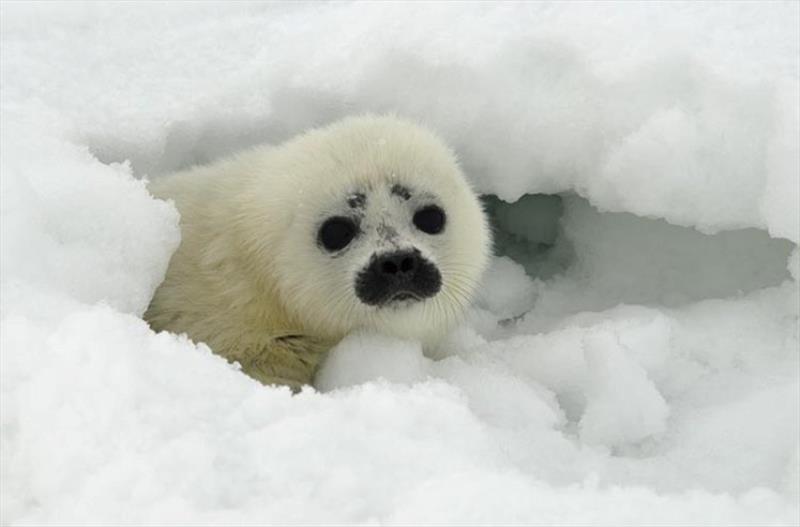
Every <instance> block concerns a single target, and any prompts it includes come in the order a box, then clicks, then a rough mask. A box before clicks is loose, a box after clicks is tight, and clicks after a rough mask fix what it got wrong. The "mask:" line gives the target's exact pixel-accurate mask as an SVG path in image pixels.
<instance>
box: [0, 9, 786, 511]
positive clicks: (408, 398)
mask: <svg viewBox="0 0 800 527" xmlns="http://www.w3.org/2000/svg"><path fill="white" fill-rule="evenodd" d="M0 24H2V26H0V29H2V40H1V41H0V43H1V45H2V47H0V54H1V55H0V84H1V85H2V90H0V107H1V108H2V115H1V117H2V118H1V119H0V228H1V230H0V268H1V269H2V281H1V287H2V291H1V293H2V294H1V295H0V313H1V315H2V322H0V381H2V382H0V439H1V440H2V448H1V449H0V499H1V501H0V515H1V517H0V522H2V523H3V524H18V525H40V524H45V523H64V522H68V523H74V524H86V525H104V524H111V523H113V524H137V525H139V524H165V523H180V524H219V523H225V524H233V523H237V524H256V523H258V524H263V523H276V524H287V523H290V522H291V523H353V524H356V523H357V524H376V523H381V524H409V523H448V524H453V523H472V524H476V523H489V524H503V523H526V524H604V525H609V524H614V525H617V524H619V525H638V524H642V523H647V524H671V525H674V524H686V525H700V524H708V525H712V524H713V525H719V524H736V525H746V524H749V525H763V524H773V525H796V524H798V523H800V510H799V509H798V506H797V502H798V500H799V499H800V491H799V490H798V489H800V363H799V361H798V348H799V347H800V344H799V343H798V333H799V332H798V316H799V315H798V311H799V310H800V298H798V277H800V251H799V250H798V248H797V244H798V242H799V241H800V217H799V216H798V209H799V208H800V207H799V206H798V203H800V177H798V174H800V150H799V148H800V146H798V145H800V97H798V90H800V5H798V4H797V3H794V2H789V3H757V2H753V3H745V2H737V3H679V2H671V3H665V4H652V3H638V4H637V3H622V4H616V3H611V2H603V3H595V4H589V3H574V4H572V3H564V4H546V3H473V4H469V5H458V6H454V5H453V4H449V3H444V2H443V3H425V4H418V3H374V4H364V3H357V4H351V3H334V4H321V3H291V4H289V3H285V4H277V3H269V4H261V3H233V4H222V3H219V4H218V3H208V2H204V3H191V4H186V3H172V4H170V3H164V4H155V3H153V4H148V5H147V6H146V7H145V6H142V5H139V4H123V3H113V4H111V3H108V4H95V3H82V4H75V3H64V4H60V3H47V4H46V5H45V4H36V5H34V4H28V3H9V2H6V3H3V4H2V5H0ZM363 111H395V112H397V113H399V114H403V115H408V116H411V117H414V118H418V119H420V120H422V121H423V122H425V123H427V124H428V125H429V126H431V127H432V128H434V129H435V130H437V131H438V132H439V133H440V134H441V135H442V136H443V137H444V138H445V139H446V140H447V141H448V142H450V143H451V144H452V145H453V147H454V148H455V149H456V151H457V153H458V155H459V157H460V159H461V160H462V164H463V165H464V168H465V171H466V172H467V173H468V175H469V177H470V178H471V179H472V181H473V182H474V184H475V186H476V187H477V188H478V189H479V190H480V191H481V192H482V193H485V194H493V195H494V196H496V198H488V200H489V201H488V202H487V203H488V208H489V210H490V211H491V212H492V215H493V217H494V220H493V221H494V225H495V229H496V230H497V233H496V239H497V252H498V256H497V257H495V258H494V259H493V263H492V266H491V268H490V269H489V271H488V272H487V275H486V276H485V279H484V283H483V286H482V288H481V291H480V293H479V298H477V299H476V303H475V306H474V307H473V308H472V310H471V311H470V312H469V313H468V316H467V317H466V320H465V322H464V323H463V324H462V325H461V326H460V327H459V328H457V329H456V330H455V331H454V332H453V334H452V335H451V336H450V337H449V338H448V340H447V341H446V342H445V343H444V344H443V345H442V346H441V348H440V349H438V350H435V352H434V353H433V354H431V355H430V356H425V355H424V354H423V352H422V349H421V347H420V345H419V343H416V342H413V341H402V340H396V339H390V338H387V337H385V336H381V335H370V334H354V335H351V336H349V337H347V338H346V339H345V340H344V341H342V342H341V343H340V344H339V345H338V346H336V347H335V348H334V349H333V350H332V352H331V354H330V356H329V358H328V360H327V362H326V363H325V365H324V367H323V368H322V370H321V372H320V374H319V377H318V379H317V383H316V384H317V386H316V389H310V388H309V389H306V390H304V391H303V392H302V393H300V394H298V395H294V396H293V395H292V394H291V393H290V391H289V390H288V389H281V388H265V387H262V386H260V385H259V384H257V383H256V382H254V381H252V380H250V379H249V378H247V377H246V376H244V375H242V374H241V373H240V372H239V371H237V368H236V366H235V365H229V364H227V363H226V362H225V361H224V360H223V359H221V358H220V357H218V356H216V355H214V354H213V353H212V352H211V351H210V350H209V349H208V348H207V347H206V346H205V345H204V344H202V343H192V342H190V341H189V340H188V339H186V338H185V337H183V336H177V335H171V334H167V333H161V334H155V333H153V332H152V331H151V330H150V329H149V327H148V326H147V324H146V323H145V322H143V321H142V320H141V318H140V316H141V314H142V313H143V311H144V309H145V308H146V307H147V304H148V302H149V300H150V298H151V296H152V293H153V291H154V290H155V288H156V287H157V285H158V284H159V282H160V280H161V279H162V278H163V275H164V272H165V269H166V266H167V263H168V261H169V257H170V255H171V253H172V251H174V249H175V247H176V246H177V244H178V242H179V232H178V227H177V222H178V216H177V213H176V211H175V210H174V208H173V207H172V206H171V205H170V204H167V203H164V202H161V201H158V200H155V199H153V198H151V197H150V196H149V195H148V193H147V190H146V188H145V185H144V182H143V179H144V178H155V177H159V176H160V175H161V174H164V173H166V172H169V171H170V170H173V169H176V168H178V167H185V166H188V165H191V164H193V163H202V162H205V161H208V160H211V159H214V158H216V157H218V156H220V155H224V154H227V153H230V152H233V151H235V150H237V149H239V148H242V147H245V146H249V145H252V144H256V143H259V142H263V141H280V140H282V139H285V138H287V137H290V136H291V135H293V134H295V133H297V132H299V131H301V130H303V129H306V128H307V127H309V126H313V125H316V124H321V123H325V122H328V121H331V120H333V119H336V118H338V117H340V116H344V115H348V114H351V113H357V112H363ZM541 194H548V195H549V196H542V195H541ZM556 194H557V196H556ZM497 198H499V199H500V200H504V201H506V202H509V203H510V202H515V201H516V203H513V204H503V203H502V202H501V201H499V200H498V199H497ZM520 198H522V199H520ZM518 199H519V201H517V200H518Z"/></svg>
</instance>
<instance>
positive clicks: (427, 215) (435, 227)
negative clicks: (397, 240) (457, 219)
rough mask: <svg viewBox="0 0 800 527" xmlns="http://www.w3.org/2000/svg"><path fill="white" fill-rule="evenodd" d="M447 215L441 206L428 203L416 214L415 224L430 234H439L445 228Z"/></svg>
mask: <svg viewBox="0 0 800 527" xmlns="http://www.w3.org/2000/svg"><path fill="white" fill-rule="evenodd" d="M444 222H445V215H444V211H443V210H442V209H441V207H438V206H436V205H428V206H426V207H422V208H421V209H419V210H418V211H417V212H416V213H415V214H414V225H415V226H416V227H417V229H419V230H421V231H422V232H427V233H428V234H439V233H440V232H442V229H444Z"/></svg>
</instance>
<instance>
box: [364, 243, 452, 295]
mask: <svg viewBox="0 0 800 527" xmlns="http://www.w3.org/2000/svg"><path fill="white" fill-rule="evenodd" d="M441 287H442V276H441V274H440V273H439V270H438V269H437V268H436V266H435V265H433V264H432V263H431V262H430V261H428V260H427V259H425V258H424V257H423V256H422V255H421V254H420V252H419V251H418V250H417V249H412V250H403V251H394V252H390V253H384V254H378V255H374V256H373V257H372V258H371V259H370V262H369V263H368V264H367V266H366V267H365V268H364V269H363V270H362V271H361V272H360V273H359V274H358V278H357V279H356V295H358V298H360V299H361V301H362V302H364V303H365V304H368V305H373V306H374V305H383V304H388V303H391V302H392V301H395V300H410V299H415V300H423V299H425V298H429V297H432V296H433V295H435V294H436V293H438V292H439V289H440V288H441Z"/></svg>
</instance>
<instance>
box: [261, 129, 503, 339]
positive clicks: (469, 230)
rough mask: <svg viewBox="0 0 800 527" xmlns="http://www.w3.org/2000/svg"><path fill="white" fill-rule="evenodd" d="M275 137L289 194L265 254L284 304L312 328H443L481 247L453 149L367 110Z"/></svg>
mask: <svg viewBox="0 0 800 527" xmlns="http://www.w3.org/2000/svg"><path fill="white" fill-rule="evenodd" d="M278 148H279V150H278V151H277V152H276V154H277V155H278V156H279V157H281V158H282V161H281V163H280V165H281V167H283V168H282V169H283V170H285V171H286V177H284V178H282V181H283V182H284V185H285V186H284V188H282V189H277V188H276V189H273V190H274V191H276V193H277V194H278V195H280V196H282V197H281V199H282V200H285V201H286V202H288V203H291V204H293V205H292V207H291V208H292V213H291V214H290V215H288V216H287V217H286V218H285V223H284V226H283V227H282V233H283V236H282V237H281V238H280V239H279V240H276V243H277V247H275V249H276V251H275V258H274V261H273V262H272V272H273V273H274V274H275V284H276V287H277V289H278V291H279V293H280V297H281V300H282V302H283V304H284V305H285V307H286V309H287V310H288V311H289V312H290V313H292V315H293V316H294V317H295V318H297V319H299V320H301V321H302V323H303V325H304V326H305V327H306V328H307V329H308V330H310V331H312V332H314V333H317V334H321V335H330V336H339V335H343V334H345V333H347V332H350V331H352V330H356V329H367V330H374V331H379V332H382V333H387V334H390V335H396V336H400V337H408V338H419V339H421V340H423V341H426V342H433V341H435V340H436V339H437V338H438V337H440V336H441V335H443V334H444V333H445V332H446V331H447V330H448V329H449V328H450V327H451V326H452V325H453V324H454V323H455V322H456V321H457V320H458V319H459V317H460V315H461V314H462V312H463V310H464V308H465V307H466V306H467V305H468V304H469V302H470V301H471V299H472V296H473V294H474V292H475V288H476V286H477V283H478V280H479V279H480V276H481V274H482V272H483V270H484V268H485V267H486V264H487V260H488V256H489V252H490V235H489V229H488V226H487V221H486V218H485V215H484V213H483V210H482V208H481V205H480V202H479V200H478V198H477V196H476V195H475V193H474V192H473V191H472V189H471V188H470V186H469V184H468V183H467V180H466V179H465V177H464V175H463V174H462V172H461V170H460V169H459V167H458V164H457V162H456V159H455V156H454V154H453V153H452V152H451V150H450V149H448V148H447V147H446V146H445V145H444V144H443V143H442V141H441V140H440V139H439V138H438V137H436V136H435V135H434V134H433V133H431V132H430V131H428V130H426V129H424V128H422V127H420V126H418V125H415V124H413V123H411V122H409V121H406V120H402V119H398V118H395V117H376V116H363V117H354V118H348V119H345V120H343V121H339V122H337V123H334V124H332V125H330V126H328V127H325V128H321V129H317V130H313V131H311V132H308V133H306V134H304V135H302V136H300V137H299V138H297V139H295V140H293V141H290V142H289V143H286V144H285V145H283V146H281V147H278ZM265 192H267V191H266V190H265ZM274 196H275V194H273V197H274ZM287 206H288V205H287V204H284V205H281V208H285V207H287Z"/></svg>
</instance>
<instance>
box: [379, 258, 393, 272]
mask: <svg viewBox="0 0 800 527" xmlns="http://www.w3.org/2000/svg"><path fill="white" fill-rule="evenodd" d="M381 270H382V271H383V272H384V273H386V274H397V264H396V263H394V262H392V261H390V260H387V261H385V262H383V265H382V266H381Z"/></svg>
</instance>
